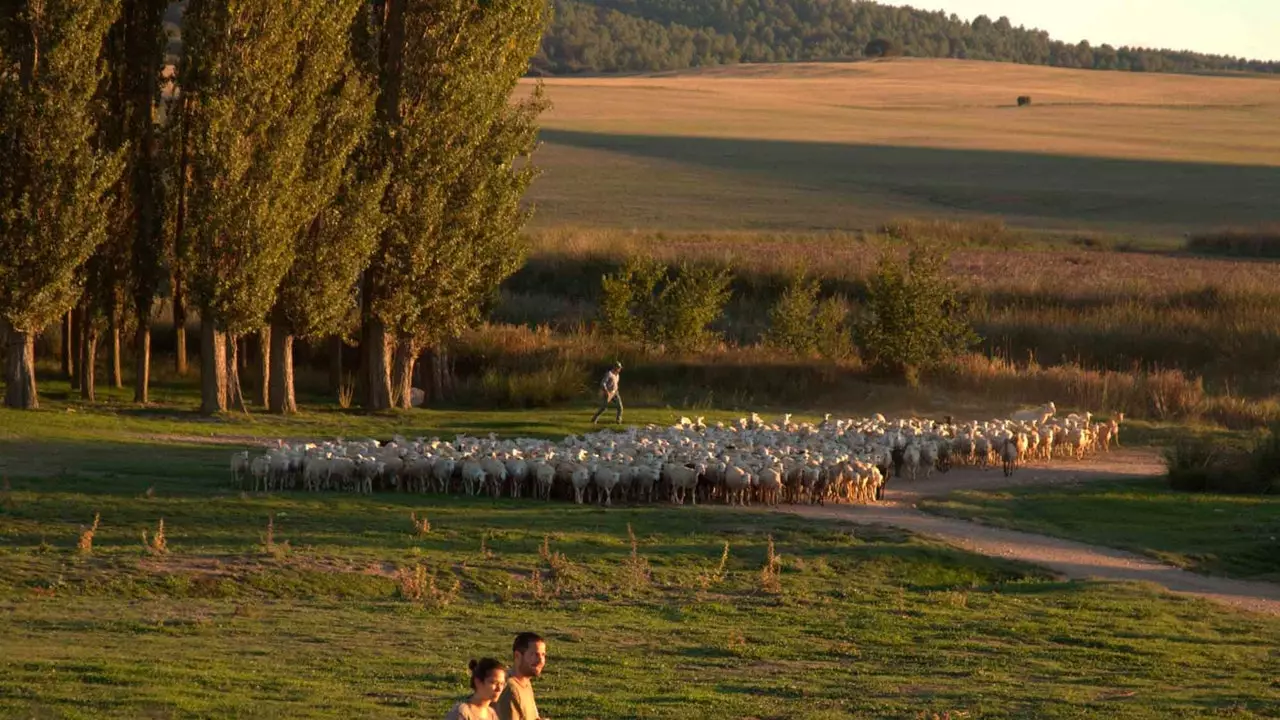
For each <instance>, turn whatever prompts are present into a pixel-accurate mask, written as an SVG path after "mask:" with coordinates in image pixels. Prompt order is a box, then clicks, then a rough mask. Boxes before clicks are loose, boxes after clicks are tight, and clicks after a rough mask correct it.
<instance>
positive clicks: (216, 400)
mask: <svg viewBox="0 0 1280 720" xmlns="http://www.w3.org/2000/svg"><path fill="white" fill-rule="evenodd" d="M222 336H223V333H222V332H221V331H219V330H218V329H217V328H216V327H215V326H214V324H213V320H212V319H211V318H210V317H209V313H208V312H202V313H200V412H202V413H206V414H209V415H212V414H214V413H220V412H226V410H227V349H226V344H225V343H224V342H223V337H222Z"/></svg>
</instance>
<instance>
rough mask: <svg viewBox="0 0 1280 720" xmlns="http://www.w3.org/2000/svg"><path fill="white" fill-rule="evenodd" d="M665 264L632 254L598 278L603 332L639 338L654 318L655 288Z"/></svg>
mask: <svg viewBox="0 0 1280 720" xmlns="http://www.w3.org/2000/svg"><path fill="white" fill-rule="evenodd" d="M666 274H667V266H666V265H664V264H662V263H661V262H659V261H657V260H654V259H652V258H646V257H641V256H638V255H636V256H632V257H631V258H629V259H628V260H627V262H626V264H625V265H623V266H622V268H621V269H620V270H619V271H618V272H617V273H616V274H614V275H605V276H604V277H603V278H601V280H600V285H601V293H600V324H601V325H602V326H603V328H604V330H605V332H608V333H609V334H611V335H616V336H618V337H623V338H627V339H641V338H643V337H644V334H645V331H646V329H647V326H649V325H650V324H652V323H653V322H654V321H655V319H656V318H655V317H654V291H655V290H656V289H657V287H658V283H659V282H661V281H662V280H663V278H664V277H665V276H666Z"/></svg>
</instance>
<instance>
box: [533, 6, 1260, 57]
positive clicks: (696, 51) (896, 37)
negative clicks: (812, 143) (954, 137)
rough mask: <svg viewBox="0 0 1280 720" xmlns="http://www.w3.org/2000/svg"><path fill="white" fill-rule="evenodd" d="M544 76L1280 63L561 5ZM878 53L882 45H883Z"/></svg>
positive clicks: (1018, 30) (1032, 34) (958, 32)
mask: <svg viewBox="0 0 1280 720" xmlns="http://www.w3.org/2000/svg"><path fill="white" fill-rule="evenodd" d="M554 8H555V15H554V18H555V19H554V22H553V23H552V26H551V28H550V29H549V30H548V32H547V34H546V36H545V37H544V38H543V41H542V49H541V52H540V53H539V54H538V56H537V57H536V58H535V59H534V67H535V69H536V70H537V71H540V72H543V73H555V74H563V73H575V72H604V73H609V72H648V71H660V70H679V69H683V68H689V67H704V66H709V65H727V64H733V63H755V62H792V61H821V60H852V59H857V58H862V57H865V56H866V55H865V54H864V51H865V50H867V48H868V46H869V44H870V43H871V42H872V41H873V40H877V39H881V40H884V41H886V42H888V43H890V44H891V46H892V47H894V48H897V49H900V50H901V52H902V54H903V55H907V56H912V57H935V58H967V59H970V60H996V61H1002V62H1015V63H1023V64H1028V65H1052V66H1055V67H1068V68H1086V69H1097V70H1132V71H1139V72H1179V73H1195V72H1267V73H1275V72H1280V62H1264V61H1258V60H1248V59H1245V58H1238V57H1230V56H1224V55H1209V54H1205V53H1195V52H1188V51H1175V50H1158V49H1148V48H1132V47H1121V48H1114V47H1111V46H1110V45H1101V46H1099V47H1093V46H1092V45H1090V44H1089V43H1088V42H1079V43H1067V42H1062V41H1059V40H1054V39H1052V38H1050V37H1049V34H1048V33H1047V32H1044V31H1043V30H1038V29H1035V28H1025V27H1021V26H1014V25H1013V23H1012V22H1010V21H1009V19H1008V18H1004V17H1002V18H999V19H997V20H994V21H993V20H992V19H991V18H989V17H987V16H985V15H980V16H978V17H976V18H974V19H973V20H972V21H970V22H966V21H964V20H961V19H960V18H959V17H957V16H956V15H954V14H947V13H945V12H931V11H925V10H917V9H915V8H911V7H899V6H890V5H881V4H879V3H875V2H851V1H850V0H554ZM875 47H876V48H879V47H880V46H879V45H877V46H875Z"/></svg>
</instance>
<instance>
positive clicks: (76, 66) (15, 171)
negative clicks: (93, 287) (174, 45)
mask: <svg viewBox="0 0 1280 720" xmlns="http://www.w3.org/2000/svg"><path fill="white" fill-rule="evenodd" d="M118 5H119V3H118V2H116V1H115V0H79V1H76V0H44V1H43V2H39V3H36V2H20V3H10V4H9V6H7V7H6V9H5V10H3V11H0V25H2V26H3V27H2V28H0V43H2V44H0V313H3V315H4V317H5V318H6V319H7V320H8V321H9V322H10V323H12V324H13V326H14V327H15V328H16V329H18V330H21V331H25V332H38V331H39V330H41V329H43V328H44V327H45V326H46V325H48V324H49V323H50V322H52V321H53V320H55V319H56V318H57V317H59V316H60V315H61V314H62V313H63V312H65V311H66V310H67V308H69V307H71V305H72V303H73V302H74V301H75V298H76V297H77V296H78V294H79V291H80V288H79V278H78V275H77V272H78V270H79V269H80V267H81V266H82V265H83V264H84V262H85V260H86V259H87V258H88V257H89V255H90V254H91V253H92V252H93V251H94V249H95V248H97V247H98V246H99V245H100V244H101V243H102V242H103V240H104V238H105V237H106V232H107V218H108V216H109V212H108V209H109V205H110V199H109V197H108V193H109V190H110V188H111V186H112V185H114V184H115V183H116V181H117V180H118V178H119V177H120V172H121V168H122V162H121V156H120V154H119V153H114V152H109V151H107V150H104V149H102V148H100V147H98V146H97V145H96V143H94V142H93V140H94V136H95V134H96V132H97V122H96V121H97V115H96V113H97V108H98V105H97V99H96V97H95V96H96V93H97V90H98V87H99V83H100V81H101V80H102V63H101V58H102V52H103V39H104V37H105V35H106V33H107V30H108V28H109V27H110V26H111V23H112V22H113V21H114V20H115V18H116V15H117V13H118V11H119V7H118Z"/></svg>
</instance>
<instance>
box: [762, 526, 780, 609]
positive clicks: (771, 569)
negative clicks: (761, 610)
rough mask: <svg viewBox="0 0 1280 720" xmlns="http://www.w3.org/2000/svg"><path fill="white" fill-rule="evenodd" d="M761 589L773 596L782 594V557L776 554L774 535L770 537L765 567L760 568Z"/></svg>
mask: <svg viewBox="0 0 1280 720" xmlns="http://www.w3.org/2000/svg"><path fill="white" fill-rule="evenodd" d="M760 589H761V590H762V591H764V592H766V593H769V594H771V595H777V594H779V593H781V592H782V557H781V556H780V555H778V554H777V553H775V552H774V548H773V535H769V546H768V552H767V554H766V555H765V563H764V567H762V568H760Z"/></svg>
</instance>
